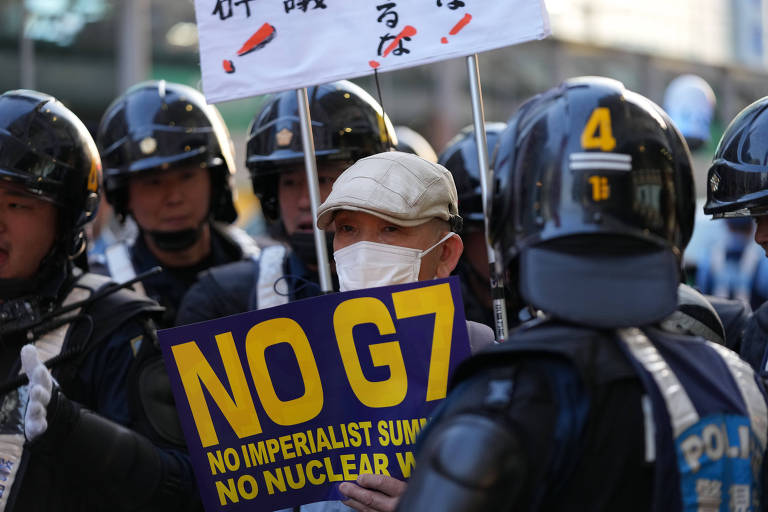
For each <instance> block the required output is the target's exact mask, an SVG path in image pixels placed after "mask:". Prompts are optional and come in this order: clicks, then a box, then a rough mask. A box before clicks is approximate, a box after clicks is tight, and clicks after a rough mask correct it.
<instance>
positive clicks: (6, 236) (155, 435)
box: [0, 90, 200, 512]
mask: <svg viewBox="0 0 768 512" xmlns="http://www.w3.org/2000/svg"><path fill="white" fill-rule="evenodd" d="M0 178H2V180H0V319H2V321H1V322H0V339H2V343H0V380H2V382H1V383H0V401H1V405H0V510H7V511H11V510H15V511H23V512H35V511H40V512H43V511H45V512H50V511H83V510H89V511H101V510H103V511H107V510H109V511H115V510H125V511H128V510H136V511H138V510H141V511H153V510H157V511H173V510H179V511H180V510H185V511H186V510H197V509H199V508H200V503H199V499H198V498H197V497H196V495H197V493H196V492H195V489H194V484H193V477H192V471H191V466H190V463H189V461H188V458H187V457H186V456H185V455H184V441H183V437H182V436H181V429H180V426H179V425H178V419H177V418H176V414H175V410H174V406H173V401H172V400H166V399H165V397H170V387H169V384H168V382H167V377H166V376H165V373H164V370H163V366H162V361H161V360H160V358H159V351H158V348H157V346H156V342H155V337H154V333H155V331H154V326H153V323H152V318H153V317H154V316H156V315H157V314H158V313H159V312H160V311H161V309H160V308H159V307H158V306H157V304H155V303H154V302H152V301H150V300H148V299H146V297H143V296H140V295H138V294H136V293H134V292H132V291H130V290H126V289H121V288H120V287H118V286H116V285H115V284H113V283H112V282H111V281H110V280H109V279H107V278H105V277H103V276H98V275H94V274H89V273H83V272H81V271H80V270H79V269H78V268H76V267H75V266H74V265H73V263H72V260H73V259H74V258H75V257H76V256H77V255H79V254H81V253H82V251H83V250H84V248H85V240H84V236H83V226H84V225H85V223H87V222H88V221H89V220H90V219H91V218H92V216H93V215H94V211H95V208H96V206H97V204H98V201H99V195H100V187H101V161H100V159H99V155H98V152H97V150H96V145H95V143H94V141H93V139H92V138H91V136H90V134H89V133H88V131H87V130H86V128H85V126H84V125H83V124H82V123H81V122H80V120H79V119H78V118H77V117H75V115H74V114H73V113H72V112H70V111H69V110H68V109H67V108H66V107H64V106H63V105H62V104H61V103H60V102H58V101H57V100H56V99H54V98H53V97H51V96H48V95H46V94H41V93H38V92H35V91H29V90H16V91H9V92H6V93H4V94H2V95H0ZM25 344H27V345H25ZM22 347H23V348H22ZM20 351H21V358H19V353H20ZM21 371H23V374H24V375H26V376H28V377H29V382H30V383H29V385H27V384H26V383H25V381H24V380H23V379H21V378H20V377H19V373H20V372H21Z"/></svg>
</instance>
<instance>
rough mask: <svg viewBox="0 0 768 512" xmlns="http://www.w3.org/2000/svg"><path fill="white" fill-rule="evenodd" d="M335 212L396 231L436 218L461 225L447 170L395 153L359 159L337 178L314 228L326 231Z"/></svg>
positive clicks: (411, 155) (454, 191) (413, 156)
mask: <svg viewBox="0 0 768 512" xmlns="http://www.w3.org/2000/svg"><path fill="white" fill-rule="evenodd" d="M339 210H354V211H361V212H365V213H370V214H371V215H375V216H377V217H380V218H382V219H385V220H388V221H390V222H392V223H393V224H397V225H398V226H418V225H420V224H424V223H425V222H427V221H429V220H431V219H434V218H438V219H443V220H445V221H448V222H451V223H452V224H456V223H457V222H460V221H461V217H459V207H458V196H457V194H456V185H455V184H454V183H453V177H452V176H451V173H450V172H449V171H448V169H446V168H445V167H443V166H442V165H439V164H436V163H433V162H429V161H427V160H424V159H423V158H420V157H418V156H416V155H413V154H410V153H401V152H398V151H389V152H385V153H379V154H376V155H372V156H369V157H366V158H362V159H360V160H358V161H357V162H355V163H354V165H352V166H351V167H349V168H348V169H347V170H346V171H344V172H343V173H341V176H339V177H338V179H337V180H336V181H335V182H334V184H333V190H331V193H330V195H329V196H328V199H326V200H325V202H324V203H323V204H321V205H320V208H319V209H318V210H317V227H319V228H320V229H326V228H327V227H328V226H329V225H330V224H331V222H333V217H334V214H335V212H337V211H339Z"/></svg>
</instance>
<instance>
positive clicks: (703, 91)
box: [664, 75, 716, 151]
mask: <svg viewBox="0 0 768 512" xmlns="http://www.w3.org/2000/svg"><path fill="white" fill-rule="evenodd" d="M715 102H716V100H715V92H714V91H713V90H712V87H710V85H709V84H708V83H707V81H706V80H704V79H703V78H701V77H700V76H697V75H680V76H678V77H677V78H675V79H674V80H672V81H671V82H670V83H669V85H668V86H667V89H666V91H664V110H665V111H666V112H667V114H669V117H670V118H671V119H672V121H673V122H674V123H675V126H677V129H678V130H680V133H681V134H683V137H685V141H686V142H687V143H688V147H689V148H690V149H691V150H692V151H693V150H696V149H698V148H700V147H702V146H704V145H705V144H706V143H707V142H709V138H710V136H709V130H710V124H711V122H712V116H713V114H714V111H715Z"/></svg>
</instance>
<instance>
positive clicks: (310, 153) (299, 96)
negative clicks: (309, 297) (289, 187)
mask: <svg viewBox="0 0 768 512" xmlns="http://www.w3.org/2000/svg"><path fill="white" fill-rule="evenodd" d="M296 101H297V102H298V105H299V120H300V121H301V143H302V144H303V145H304V168H305V169H306V171H307V187H309V200H310V202H311V203H312V229H313V231H314V233H315V251H316V254H317V273H318V275H319V276H320V288H321V289H322V290H323V292H332V291H333V281H331V266H330V264H329V263H328V251H327V249H326V245H325V234H324V233H323V231H322V230H321V229H320V228H318V227H317V223H316V222H315V219H317V209H318V208H319V207H320V186H319V185H318V183H317V161H316V160H315V141H314V139H313V138H312V120H311V119H310V116H309V100H308V98H307V89H306V88H303V89H296Z"/></svg>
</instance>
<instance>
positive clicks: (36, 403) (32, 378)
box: [21, 345, 53, 441]
mask: <svg viewBox="0 0 768 512" xmlns="http://www.w3.org/2000/svg"><path fill="white" fill-rule="evenodd" d="M21 367H22V369H23V370H24V373H26V374H27V377H29V402H28V403H27V412H26V413H25V414H24V435H25V436H26V438H27V440H28V441H32V440H33V439H35V438H36V437H38V436H39V435H41V434H42V433H44V432H45V431H46V429H47V428H48V421H47V419H46V418H47V416H48V410H47V408H48V402H50V401H51V392H52V390H53V377H52V376H51V372H50V371H49V370H48V368H46V367H45V365H44V364H43V363H42V362H41V361H40V356H39V355H38V353H37V349H36V348H35V346H34V345H24V346H23V347H21Z"/></svg>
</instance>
